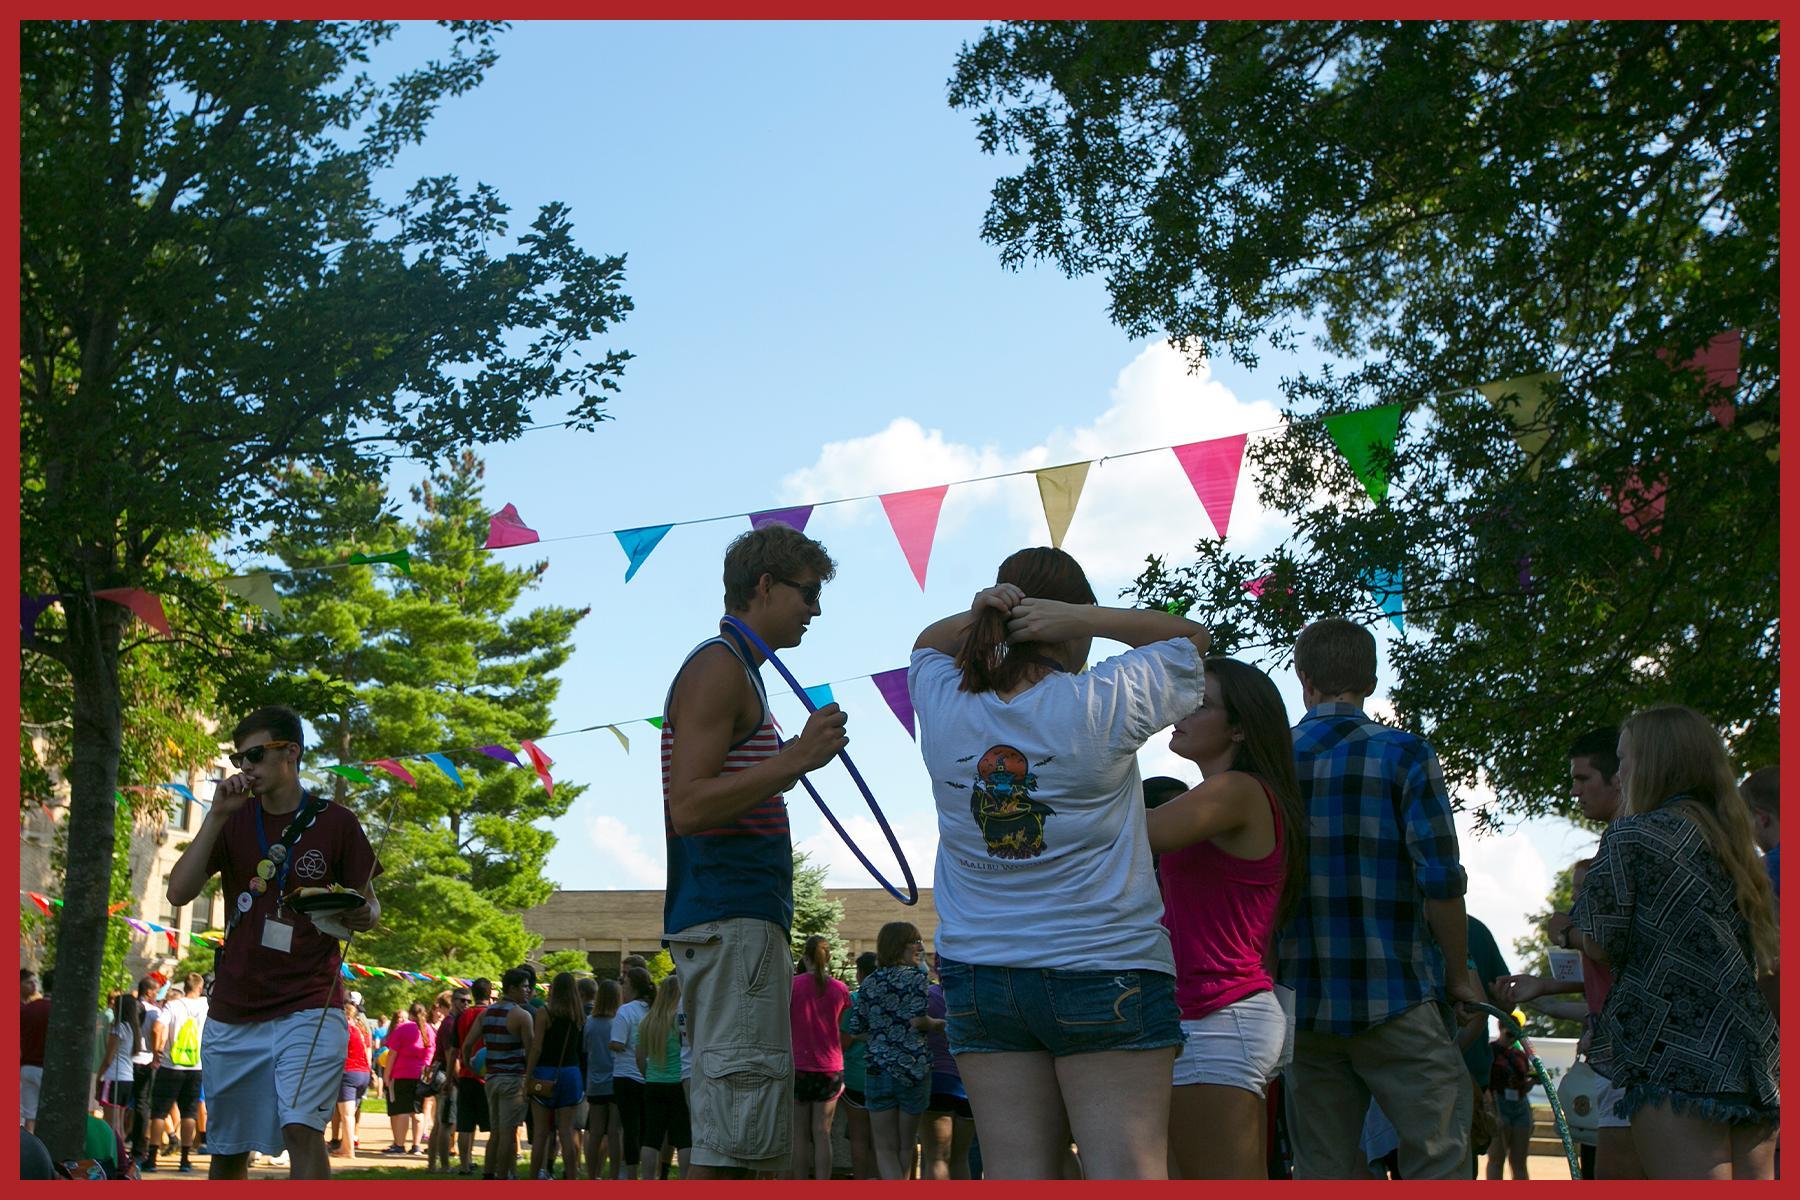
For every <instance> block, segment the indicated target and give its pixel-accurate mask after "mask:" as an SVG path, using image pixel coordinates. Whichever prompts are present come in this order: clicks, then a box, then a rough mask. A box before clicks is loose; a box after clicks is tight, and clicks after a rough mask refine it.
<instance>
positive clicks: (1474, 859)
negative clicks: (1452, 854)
mask: <svg viewBox="0 0 1800 1200" xmlns="http://www.w3.org/2000/svg"><path fill="white" fill-rule="evenodd" d="M1462 800H1463V805H1464V807H1463V808H1462V810H1461V811H1459V812H1458V813H1457V814H1456V837H1457V843H1458V847H1459V849H1460V851H1461V854H1462V865H1463V870H1465V871H1467V872H1468V874H1469V891H1468V894H1467V895H1466V896H1465V897H1464V903H1465V904H1466V905H1467V906H1468V910H1469V915H1470V916H1472V917H1476V918H1478V919H1479V920H1480V921H1481V922H1482V923H1483V924H1485V925H1486V926H1487V927H1488V930H1489V931H1490V932H1491V933H1492V934H1493V935H1494V940H1495V941H1496V942H1498V943H1499V944H1500V952H1501V953H1502V954H1503V955H1505V956H1506V961H1507V962H1509V963H1512V962H1513V959H1514V958H1516V957H1517V955H1515V954H1514V953H1513V941H1514V939H1516V938H1521V937H1525V936H1526V935H1528V934H1529V933H1530V932H1531V925H1530V923H1529V922H1528V921H1527V920H1526V919H1525V917H1526V914H1527V913H1530V912H1534V911H1536V910H1538V909H1540V908H1542V907H1543V905H1544V900H1545V897H1547V896H1549V894H1550V881H1551V870H1550V867H1549V866H1548V864H1546V863H1545V861H1544V856H1543V855H1542V854H1541V853H1540V852H1539V850H1538V847H1537V846H1536V845H1535V844H1534V842H1533V841H1532V839H1531V838H1530V837H1529V836H1528V835H1527V831H1526V829H1525V827H1524V825H1522V824H1520V825H1513V826H1510V827H1508V828H1507V830H1506V831H1505V832H1503V833H1498V834H1496V833H1492V832H1489V833H1483V834H1477V833H1476V832H1475V818H1474V812H1475V810H1476V809H1477V808H1479V807H1481V806H1482V805H1483V804H1491V803H1493V800H1494V794H1493V792H1492V790H1491V789H1488V788H1485V787H1484V788H1475V789H1471V790H1469V791H1467V792H1465V793H1464V794H1463V795H1462ZM1513 965H1514V966H1515V967H1517V966H1518V964H1517V963H1513Z"/></svg>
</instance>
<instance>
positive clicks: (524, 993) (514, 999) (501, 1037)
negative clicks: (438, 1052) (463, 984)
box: [460, 967, 535, 1179]
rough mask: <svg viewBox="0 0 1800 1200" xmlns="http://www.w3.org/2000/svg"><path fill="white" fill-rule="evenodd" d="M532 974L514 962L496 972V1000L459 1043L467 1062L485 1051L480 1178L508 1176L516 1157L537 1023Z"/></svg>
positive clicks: (516, 1160) (515, 1164) (505, 1177)
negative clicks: (484, 1144)
mask: <svg viewBox="0 0 1800 1200" xmlns="http://www.w3.org/2000/svg"><path fill="white" fill-rule="evenodd" d="M530 998H531V973H530V972H528V971H526V970H525V969H524V968H523V967H514V968H512V969H511V970H510V971H508V972H506V974H504V975H502V976H501V977H500V999H499V1000H498V1001H497V1002H496V1003H493V1004H490V1005H488V1006H487V1008H486V1009H484V1010H482V1014H481V1019H480V1020H478V1021H476V1022H475V1024H474V1025H473V1026H471V1027H470V1029H469V1032H468V1036H467V1037H465V1038H464V1039H463V1044H462V1046H461V1047H460V1050H461V1054H462V1059H463V1061H464V1062H468V1061H470V1060H472V1059H473V1058H474V1057H475V1051H476V1050H478V1049H485V1050H486V1051H487V1058H486V1068H485V1073H486V1075H487V1089H486V1090H487V1111H488V1146H487V1162H486V1164H485V1167H484V1169H483V1170H482V1174H481V1177H482V1178H483V1179H511V1178H512V1177H513V1173H514V1169H515V1168H516V1167H517V1165H518V1160H519V1124H520V1122H522V1121H524V1120H525V1106H526V1097H525V1049H526V1047H527V1046H529V1045H530V1044H531V1039H532V1035H533V1033H534V1032H535V1026H534V1024H533V1022H532V1016H531V1009H530V1007H529V1006H528V1003H527V1002H528V1001H529V1000H530Z"/></svg>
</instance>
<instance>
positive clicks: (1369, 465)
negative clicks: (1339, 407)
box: [1325, 404, 1402, 504]
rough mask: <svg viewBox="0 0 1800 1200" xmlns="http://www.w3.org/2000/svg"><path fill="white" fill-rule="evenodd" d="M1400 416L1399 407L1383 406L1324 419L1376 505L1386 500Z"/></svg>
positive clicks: (1333, 438) (1326, 427)
mask: <svg viewBox="0 0 1800 1200" xmlns="http://www.w3.org/2000/svg"><path fill="white" fill-rule="evenodd" d="M1401 416H1402V408H1401V406H1400V405H1399V404H1383V405H1381V406H1379V407H1377V408H1363V409H1358V410H1357V411H1356V412H1347V413H1338V414H1337V415H1336V416H1331V417H1326V418H1325V429H1326V432H1328V433H1330V434H1331V440H1332V441H1334V442H1336V443H1337V448H1338V451H1339V453H1341V454H1343V456H1344V458H1345V459H1346V460H1348V462H1349V463H1350V469H1351V470H1352V471H1355V472H1356V477H1357V478H1358V479H1360V480H1362V485H1363V487H1364V488H1366V489H1368V493H1369V499H1371V500H1373V501H1375V503H1377V504H1380V503H1381V502H1382V501H1383V500H1385V499H1387V491H1388V472H1387V464H1388V458H1389V457H1390V456H1391V455H1392V454H1393V452H1394V442H1395V441H1396V440H1397V439H1398V438H1399V437H1400V418H1401Z"/></svg>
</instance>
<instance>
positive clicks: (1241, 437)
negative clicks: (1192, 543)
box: [1174, 433, 1250, 541]
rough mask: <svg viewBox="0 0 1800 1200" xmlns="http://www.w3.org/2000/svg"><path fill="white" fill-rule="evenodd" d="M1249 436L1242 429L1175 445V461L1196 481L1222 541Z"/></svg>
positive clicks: (1204, 504) (1202, 504)
mask: <svg viewBox="0 0 1800 1200" xmlns="http://www.w3.org/2000/svg"><path fill="white" fill-rule="evenodd" d="M1249 440H1250V435H1249V434H1247V433H1239V434H1233V435H1232V436H1231V437H1222V438H1213V439H1212V440H1211V441H1206V442H1190V443H1189V444H1188V445H1185V446H1176V447H1174V450H1175V458H1176V461H1178V462H1179V463H1181V469H1182V470H1183V471H1186V472H1187V477H1188V482H1189V483H1191V484H1193V485H1194V494H1195V495H1196V496H1198V497H1200V504H1201V506H1202V507H1204V508H1205V509H1206V515H1207V517H1208V518H1210V519H1211V520H1212V523H1213V529H1214V530H1215V531H1216V532H1217V533H1218V535H1219V540H1220V541H1224V540H1225V531H1226V529H1228V528H1229V527H1230V525H1231V505H1232V502H1233V501H1234V500H1235V499H1236V498H1237V485H1238V472H1239V471H1241V470H1242V469H1243V466H1244V443H1245V442H1247V441H1249Z"/></svg>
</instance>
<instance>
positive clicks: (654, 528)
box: [613, 525, 675, 583]
mask: <svg viewBox="0 0 1800 1200" xmlns="http://www.w3.org/2000/svg"><path fill="white" fill-rule="evenodd" d="M673 528H675V527H674V526H673V525H645V526H643V527H641V528H638V529H615V530H614V531H613V536H614V537H616V538H618V539H619V545H620V547H621V548H623V549H624V551H625V557H626V558H628V559H630V560H631V565H630V566H628V567H626V568H625V582H626V583H630V582H631V577H632V576H633V575H636V574H637V573H638V568H639V567H641V566H643V565H644V560H645V559H646V558H649V557H650V552H651V551H652V550H654V549H656V543H658V542H660V541H662V540H663V535H664V534H666V533H668V532H669V530H671V529H673Z"/></svg>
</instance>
